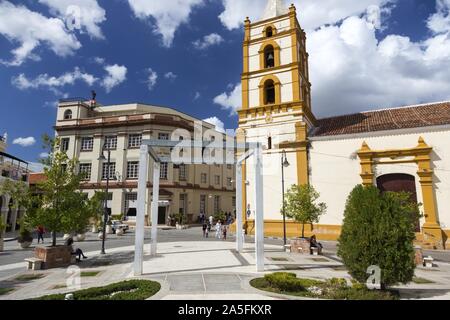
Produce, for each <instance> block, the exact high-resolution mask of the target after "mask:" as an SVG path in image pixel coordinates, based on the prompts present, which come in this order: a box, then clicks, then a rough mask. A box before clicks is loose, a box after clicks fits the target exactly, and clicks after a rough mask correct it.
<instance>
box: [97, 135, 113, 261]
mask: <svg viewBox="0 0 450 320" xmlns="http://www.w3.org/2000/svg"><path fill="white" fill-rule="evenodd" d="M105 150H106V151H108V158H105V155H104V152H105ZM99 160H103V161H104V160H106V161H107V162H106V166H107V168H108V169H107V174H106V189H105V200H104V201H105V202H104V208H103V210H104V212H103V231H102V232H103V237H102V251H101V252H100V254H105V239H106V223H107V221H108V219H109V215H108V193H109V176H110V171H111V150H110V149H109V145H108V144H107V143H106V142H105V144H104V145H103V149H102V155H101V156H100V158H99Z"/></svg>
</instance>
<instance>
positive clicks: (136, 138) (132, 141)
mask: <svg viewBox="0 0 450 320" xmlns="http://www.w3.org/2000/svg"><path fill="white" fill-rule="evenodd" d="M141 143H142V134H130V135H129V136H128V148H139V147H140V146H141Z"/></svg>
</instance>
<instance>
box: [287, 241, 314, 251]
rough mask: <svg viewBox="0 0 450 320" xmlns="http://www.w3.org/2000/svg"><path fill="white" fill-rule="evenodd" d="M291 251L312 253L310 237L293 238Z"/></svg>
mask: <svg viewBox="0 0 450 320" xmlns="http://www.w3.org/2000/svg"><path fill="white" fill-rule="evenodd" d="M291 252H293V253H301V254H310V243H309V240H308V239H293V240H291Z"/></svg>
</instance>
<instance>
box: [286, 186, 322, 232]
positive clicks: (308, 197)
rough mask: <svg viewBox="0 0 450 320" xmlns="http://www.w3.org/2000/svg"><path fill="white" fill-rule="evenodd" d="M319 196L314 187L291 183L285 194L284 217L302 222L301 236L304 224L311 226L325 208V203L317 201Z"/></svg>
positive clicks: (316, 221) (317, 220)
mask: <svg viewBox="0 0 450 320" xmlns="http://www.w3.org/2000/svg"><path fill="white" fill-rule="evenodd" d="M319 197H320V194H319V193H318V192H317V191H316V190H315V189H314V187H313V186H311V185H306V184H305V185H301V186H298V185H293V186H292V187H291V188H290V189H289V190H288V192H287V193H286V195H285V198H284V209H285V212H286V217H288V218H291V219H293V220H294V221H296V222H299V223H301V224H302V238H304V237H305V224H311V228H313V224H314V223H318V222H319V219H320V216H321V215H323V214H324V213H325V212H326V210H327V205H326V204H325V203H323V202H320V203H317V200H318V199H319ZM281 210H283V209H281ZM281 212H283V211H281Z"/></svg>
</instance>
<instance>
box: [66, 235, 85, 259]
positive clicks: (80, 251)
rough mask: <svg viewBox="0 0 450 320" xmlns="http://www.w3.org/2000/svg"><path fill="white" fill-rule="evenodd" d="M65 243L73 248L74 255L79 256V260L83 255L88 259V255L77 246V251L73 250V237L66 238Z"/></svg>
mask: <svg viewBox="0 0 450 320" xmlns="http://www.w3.org/2000/svg"><path fill="white" fill-rule="evenodd" d="M65 245H66V246H68V247H70V248H71V249H70V250H71V253H72V255H73V256H76V257H77V262H80V261H81V257H83V259H87V257H86V256H85V255H84V253H83V250H81V249H80V248H77V249H76V250H75V251H74V250H73V247H72V245H73V239H72V238H69V239H67V240H66V242H65Z"/></svg>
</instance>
